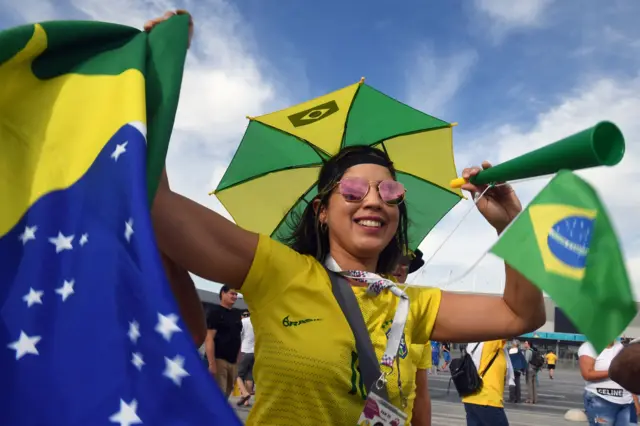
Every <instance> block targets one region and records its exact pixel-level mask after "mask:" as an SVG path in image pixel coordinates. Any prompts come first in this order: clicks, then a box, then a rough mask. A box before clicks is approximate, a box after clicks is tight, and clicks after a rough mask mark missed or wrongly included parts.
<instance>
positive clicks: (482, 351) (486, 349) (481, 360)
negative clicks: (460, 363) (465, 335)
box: [462, 340, 512, 426]
mask: <svg viewBox="0 0 640 426" xmlns="http://www.w3.org/2000/svg"><path fill="white" fill-rule="evenodd" d="M476 345H478V346H477V348H476ZM505 345H506V341H505V340H492V341H490V342H481V343H479V344H476V343H469V344H468V345H467V349H468V350H469V351H470V352H469V353H470V354H471V352H473V354H472V358H473V362H474V364H475V365H476V369H477V371H478V375H479V376H480V377H482V387H481V388H480V391H478V392H476V393H475V394H472V395H469V396H465V397H463V398H462V402H463V404H464V408H465V411H466V413H467V426H508V425H509V421H508V420H507V415H506V414H505V412H504V385H505V379H506V380H507V381H508V382H510V381H511V380H512V378H511V367H510V365H511V361H510V359H509V356H508V355H507V353H506V351H505ZM474 349H475V350H474ZM507 373H509V374H507Z"/></svg>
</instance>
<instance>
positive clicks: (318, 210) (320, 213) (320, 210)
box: [312, 198, 327, 224]
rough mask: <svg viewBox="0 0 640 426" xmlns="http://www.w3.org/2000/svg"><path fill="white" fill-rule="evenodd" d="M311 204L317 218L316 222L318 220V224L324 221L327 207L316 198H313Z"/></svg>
mask: <svg viewBox="0 0 640 426" xmlns="http://www.w3.org/2000/svg"><path fill="white" fill-rule="evenodd" d="M312 206H313V212H314V213H315V215H316V217H317V218H318V222H320V224H323V223H326V221H327V209H326V208H325V207H324V206H323V205H322V203H321V201H320V200H318V199H317V198H316V199H315V200H313V203H312Z"/></svg>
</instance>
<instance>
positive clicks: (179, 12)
mask: <svg viewBox="0 0 640 426" xmlns="http://www.w3.org/2000/svg"><path fill="white" fill-rule="evenodd" d="M175 15H189V46H191V39H192V38H193V18H192V17H191V14H190V13H189V12H187V11H186V10H183V9H178V10H176V11H175V12H174V11H167V12H165V13H164V15H162V16H161V17H159V18H155V19H150V20H148V21H147V22H145V24H144V30H145V31H147V32H149V31H151V30H152V29H153V28H154V27H155V26H156V25H158V24H159V23H161V22H164V21H166V20H167V19H169V18H171V17H172V16H175Z"/></svg>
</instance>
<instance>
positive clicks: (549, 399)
mask: <svg viewBox="0 0 640 426" xmlns="http://www.w3.org/2000/svg"><path fill="white" fill-rule="evenodd" d="M539 379H540V387H539V391H538V404H536V405H530V404H524V403H522V404H508V403H507V404H506V406H505V409H506V411H507V416H508V417H509V423H510V425H511V426H541V425H543V426H560V425H565V426H567V425H572V424H579V423H573V422H568V421H566V420H564V414H565V413H566V412H567V410H570V409H572V408H578V409H581V408H582V407H583V404H582V390H583V389H584V382H583V381H582V378H581V377H580V373H579V372H578V371H577V370H559V371H556V378H555V379H554V380H549V377H548V375H547V372H546V371H543V372H541V373H540V377H539ZM448 382H449V375H448V373H439V374H438V375H436V376H433V375H432V376H429V390H430V392H431V401H432V405H433V416H432V419H433V420H432V422H433V426H465V425H466V421H465V415H464V407H463V406H462V404H461V403H460V399H459V398H458V396H457V394H456V393H455V389H452V391H451V392H450V394H449V395H447V384H448ZM523 386H524V380H523ZM523 391H524V394H523V397H524V398H526V388H523ZM505 400H508V393H507V392H505ZM235 401H236V399H234V398H232V404H234V406H235ZM236 411H237V413H238V415H239V416H240V418H241V419H243V420H246V418H247V415H248V413H249V409H247V408H238V409H237V410H236ZM583 424H586V423H583Z"/></svg>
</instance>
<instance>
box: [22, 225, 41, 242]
mask: <svg viewBox="0 0 640 426" xmlns="http://www.w3.org/2000/svg"><path fill="white" fill-rule="evenodd" d="M37 230H38V227H37V226H25V227H24V232H23V233H22V234H20V236H19V237H18V238H19V239H20V241H22V245H25V244H27V241H30V240H35V239H36V231H37Z"/></svg>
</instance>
